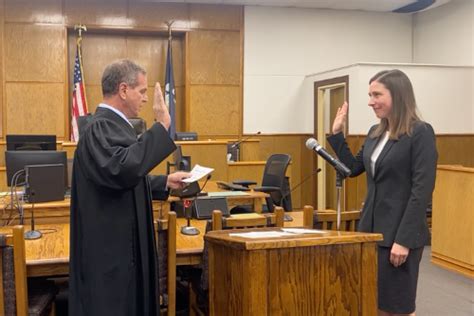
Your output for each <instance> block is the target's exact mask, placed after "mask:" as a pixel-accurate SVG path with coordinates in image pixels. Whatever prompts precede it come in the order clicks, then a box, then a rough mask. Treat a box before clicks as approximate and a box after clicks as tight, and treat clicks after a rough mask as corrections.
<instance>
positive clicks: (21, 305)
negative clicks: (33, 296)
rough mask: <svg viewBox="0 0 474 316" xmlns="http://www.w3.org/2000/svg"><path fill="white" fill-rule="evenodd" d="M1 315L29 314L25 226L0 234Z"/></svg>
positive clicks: (15, 227) (21, 315) (20, 315)
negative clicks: (6, 233) (10, 232)
mask: <svg viewBox="0 0 474 316" xmlns="http://www.w3.org/2000/svg"><path fill="white" fill-rule="evenodd" d="M0 261H1V262H0V315H18V316H23V315H24V316H26V315H28V287H27V282H26V259H25V239H24V229H23V226H14V227H13V229H12V235H4V234H2V235H0Z"/></svg>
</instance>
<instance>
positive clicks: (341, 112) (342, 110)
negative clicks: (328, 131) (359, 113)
mask: <svg viewBox="0 0 474 316" xmlns="http://www.w3.org/2000/svg"><path fill="white" fill-rule="evenodd" d="M348 107H349V105H348V104H347V101H346V102H344V104H342V105H341V107H339V109H337V113H336V118H335V119H334V123H333V124H332V133H333V134H337V133H340V132H342V131H343V130H344V126H346V122H347V108H348Z"/></svg>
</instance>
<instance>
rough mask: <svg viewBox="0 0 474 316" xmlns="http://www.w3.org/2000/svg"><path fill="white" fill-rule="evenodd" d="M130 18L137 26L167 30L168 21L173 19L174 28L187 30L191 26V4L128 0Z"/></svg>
mask: <svg viewBox="0 0 474 316" xmlns="http://www.w3.org/2000/svg"><path fill="white" fill-rule="evenodd" d="M128 7H129V8H128V18H129V20H130V23H131V25H132V26H133V27H135V28H140V29H142V28H146V29H148V28H152V29H162V30H167V29H168V26H167V25H166V24H165V22H166V21H170V20H173V21H175V22H174V23H173V26H172V29H179V30H187V29H189V28H190V27H191V21H190V20H189V5H188V4H184V3H146V2H138V1H135V0H129V1H128Z"/></svg>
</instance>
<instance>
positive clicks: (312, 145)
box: [306, 137, 351, 178]
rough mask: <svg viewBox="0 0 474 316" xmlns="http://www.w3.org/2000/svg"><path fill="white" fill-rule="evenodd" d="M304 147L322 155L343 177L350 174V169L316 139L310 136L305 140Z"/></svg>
mask: <svg viewBox="0 0 474 316" xmlns="http://www.w3.org/2000/svg"><path fill="white" fill-rule="evenodd" d="M306 148H308V149H310V150H314V151H315V152H316V153H317V154H318V155H320V156H321V157H323V159H324V160H326V161H327V162H328V163H329V164H330V165H331V166H333V167H334V168H335V169H336V171H337V172H339V173H340V174H341V175H342V176H343V177H344V178H346V177H348V176H350V175H351V170H350V169H349V168H347V167H346V165H345V164H343V163H342V162H340V161H339V160H338V159H336V158H334V157H332V156H331V155H330V154H329V153H328V152H327V151H326V150H325V149H324V148H323V147H322V146H321V145H320V144H319V143H318V141H317V140H316V139H314V138H312V137H310V138H308V140H306Z"/></svg>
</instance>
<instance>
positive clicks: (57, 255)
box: [0, 212, 303, 277]
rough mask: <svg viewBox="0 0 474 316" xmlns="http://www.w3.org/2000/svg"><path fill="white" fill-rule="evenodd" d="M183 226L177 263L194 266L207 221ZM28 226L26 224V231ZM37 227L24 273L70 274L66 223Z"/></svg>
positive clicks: (297, 220)
mask: <svg viewBox="0 0 474 316" xmlns="http://www.w3.org/2000/svg"><path fill="white" fill-rule="evenodd" d="M291 215H292V216H293V218H294V221H293V222H285V226H291V227H296V226H301V225H302V224H303V213H302V212H293V213H291ZM185 225H186V220H185V219H184V218H178V220H177V222H176V226H177V230H176V231H177V236H176V237H177V238H176V264H177V265H195V264H199V263H200V262H201V254H202V250H203V248H204V233H205V231H206V221H204V220H191V225H193V226H194V227H197V228H198V229H199V231H200V233H199V235H196V236H185V235H182V234H181V233H180V232H179V231H180V229H181V227H182V226H185ZM28 229H29V226H25V231H26V230H28ZM36 229H38V230H41V231H42V232H43V236H42V237H41V238H40V239H36V240H25V245H26V269H27V275H28V276H29V277H32V276H60V275H67V274H68V273H69V223H55V224H41V225H36ZM10 232H11V230H10V229H9V228H8V227H1V228H0V233H10Z"/></svg>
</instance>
